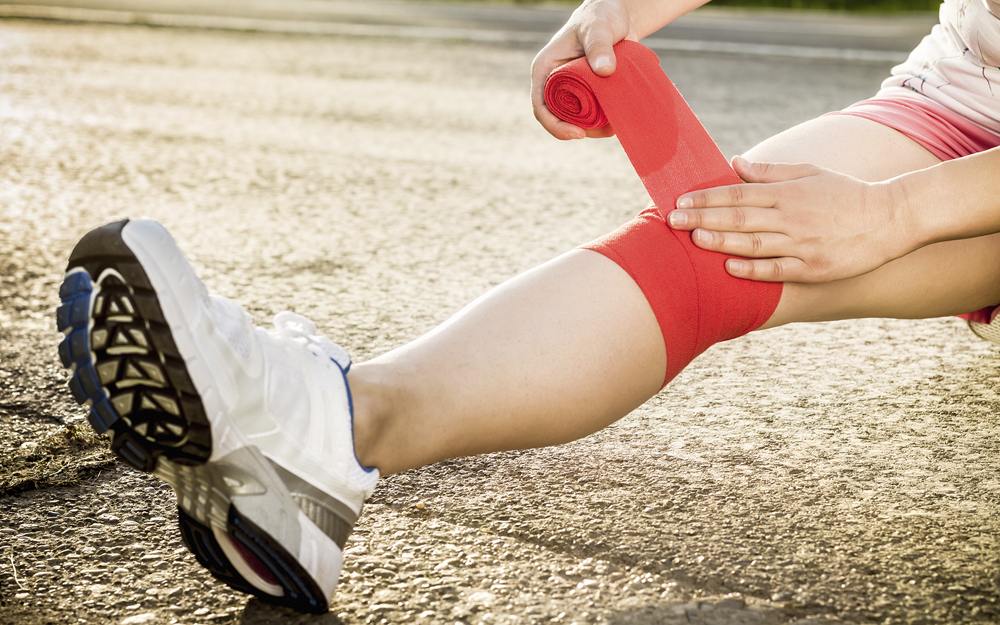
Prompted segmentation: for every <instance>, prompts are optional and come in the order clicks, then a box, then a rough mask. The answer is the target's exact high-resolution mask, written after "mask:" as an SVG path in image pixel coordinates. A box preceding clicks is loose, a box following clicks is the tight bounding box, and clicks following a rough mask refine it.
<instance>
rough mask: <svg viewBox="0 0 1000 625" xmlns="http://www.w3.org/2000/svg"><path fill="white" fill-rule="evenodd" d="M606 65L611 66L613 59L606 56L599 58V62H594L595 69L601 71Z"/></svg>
mask: <svg viewBox="0 0 1000 625" xmlns="http://www.w3.org/2000/svg"><path fill="white" fill-rule="evenodd" d="M606 65H611V59H609V58H608V57H606V56H599V57H597V60H596V61H594V69H601V68H602V67H605V66H606Z"/></svg>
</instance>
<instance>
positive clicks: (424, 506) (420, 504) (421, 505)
mask: <svg viewBox="0 0 1000 625" xmlns="http://www.w3.org/2000/svg"><path fill="white" fill-rule="evenodd" d="M426 507H427V506H426V505H424V502H422V501H421V502H420V503H418V504H417V510H423V509H424V508H426Z"/></svg>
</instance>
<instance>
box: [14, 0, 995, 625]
mask: <svg viewBox="0 0 1000 625" xmlns="http://www.w3.org/2000/svg"><path fill="white" fill-rule="evenodd" d="M39 4H40V3H35V4H34V5H32V6H38V5H39ZM61 4H63V5H66V4H67V3H66V2H63V3H61ZM327 5H328V6H327ZM11 6H13V5H10V4H7V5H4V7H8V9H4V10H8V14H11V11H10V10H9V7H11ZM19 6H20V5H19ZM92 6H99V7H106V6H110V5H104V4H101V5H97V4H95V3H88V6H87V7H82V8H80V7H77V8H78V9H80V10H88V11H94V10H99V11H118V10H119V9H120V8H121V7H119V9H105V8H98V9H93V8H88V7H92ZM160 6H163V5H160ZM254 6H261V5H254ZM269 6H273V5H269ZM310 6H312V7H314V9H312V10H318V9H315V7H319V6H326V8H327V9H330V8H331V7H347V8H345V9H344V10H345V11H346V10H348V9H350V7H351V6H352V3H347V2H329V3H324V2H316V3H312V4H311V5H310ZM376 6H380V5H379V3H376V2H369V3H356V4H353V7H354V8H353V10H354V11H355V12H356V13H360V14H364V13H365V12H366V11H368V12H374V11H376V9H374V8H372V7H376ZM385 6H389V4H388V3H386V5H385ZM398 6H406V3H400V4H399V5H398ZM442 6H443V5H442ZM42 8H45V7H42ZM49 8H51V7H49ZM63 8H66V7H65V6H64V7H63ZM69 8H73V7H69ZM441 10H445V9H441ZM454 10H458V9H454ZM462 10H466V9H462ZM468 10H469V11H473V12H474V11H478V10H482V11H499V12H502V11H505V10H509V11H510V12H511V13H510V17H509V18H508V19H509V20H510V23H514V22H516V21H517V20H518V19H519V18H518V17H517V16H518V15H521V12H522V11H525V10H528V9H524V8H523V7H513V8H507V9H505V8H503V7H494V6H491V7H487V8H479V9H472V8H470V9H468ZM531 10H532V11H533V10H534V9H531ZM550 10H551V11H554V12H558V11H560V10H562V9H540V11H543V12H544V11H550ZM87 15H89V16H90V17H94V14H93V13H91V14H86V15H85V14H81V15H79V16H78V17H79V19H80V20H84V18H86V17H87ZM184 15H188V14H184ZM35 17H51V15H50V16H43V15H40V14H39V15H36V16H35ZM98 17H100V16H98ZM104 17H105V18H107V19H97V20H92V21H97V22H107V21H115V20H112V19H111V18H109V17H108V16H107V15H105V16H104ZM230 17H232V16H230ZM696 17H697V16H696ZM61 19H62V20H63V21H54V20H52V19H42V20H39V19H6V20H0V85H2V86H0V269H2V271H0V453H2V454H4V455H5V456H7V457H10V456H11V455H16V454H29V453H31V451H32V450H33V449H34V447H33V445H35V446H37V445H38V442H39V441H41V440H43V439H46V437H50V436H65V435H66V433H67V432H69V431H70V430H71V428H74V427H82V426H83V423H84V416H83V411H82V409H80V408H79V407H77V406H76V405H75V404H74V403H73V402H72V399H71V398H70V396H69V393H68V391H67V390H66V389H65V387H64V386H63V385H64V381H65V375H64V373H63V372H62V370H61V368H60V367H59V366H58V363H57V359H56V356H55V347H56V344H57V341H58V338H59V337H58V335H57V334H56V332H55V324H54V321H53V310H54V309H55V306H56V304H57V295H56V292H57V288H58V284H59V282H60V280H61V272H62V268H63V266H64V263H65V259H66V258H67V256H68V253H69V250H70V249H71V248H72V246H73V244H74V243H75V242H76V240H77V239H78V238H79V237H80V236H81V235H82V234H83V233H84V232H86V231H87V230H88V229H89V228H92V227H94V226H96V225H99V224H101V223H104V222H107V221H109V220H112V219H115V218H119V217H122V216H151V217H154V218H156V219H159V220H161V221H163V222H164V223H165V224H166V225H167V226H168V227H169V228H170V229H171V231H172V232H173V233H174V235H175V237H176V238H177V240H178V242H179V244H180V245H181V247H182V248H183V249H184V250H185V251H186V252H187V253H188V254H189V256H190V257H191V259H192V261H193V263H194V264H195V266H196V268H197V269H198V270H199V272H200V274H201V275H202V276H203V278H204V279H205V281H206V282H207V284H208V285H209V288H210V289H212V290H214V291H216V292H219V293H221V294H223V295H225V296H227V297H230V298H232V299H235V300H236V301H238V302H240V303H241V304H243V305H244V306H246V307H247V309H248V310H249V311H251V313H252V314H253V315H254V317H255V319H256V320H257V322H258V323H266V322H267V321H268V319H269V318H270V316H271V315H273V314H275V313H277V312H279V311H281V310H284V309H286V308H287V309H292V310H295V311H297V312H299V313H302V314H305V315H307V316H310V317H312V318H314V319H315V320H316V322H317V324H318V325H319V327H320V328H321V329H322V331H324V332H326V333H327V334H328V335H330V336H331V337H332V338H333V339H334V340H335V341H337V342H339V343H341V344H342V345H344V346H345V347H346V348H347V349H348V350H349V351H350V352H351V353H352V354H353V355H354V357H355V358H356V359H357V360H364V359H366V358H369V357H372V356H373V355H375V354H378V353H382V352H384V351H385V350H387V349H391V348H392V347H394V346H397V345H400V344H402V343H404V342H406V341H408V340H411V339H413V338H415V337H417V336H419V335H420V334H422V333H423V332H426V331H427V330H428V329H430V328H432V327H433V326H434V325H435V324H436V323H439V322H440V321H442V320H444V319H446V318H447V317H448V316H449V315H450V314H452V313H454V312H455V311H457V310H458V309H459V308H460V307H461V306H462V305H464V304H465V303H466V302H468V301H469V300H471V299H472V298H474V297H476V296H478V295H479V294H481V293H483V292H484V291H485V290H487V289H489V288H490V287H491V286H493V285H496V284H498V283H499V282H501V281H503V280H505V279H506V278H508V277H510V276H512V275H514V274H516V273H518V272H520V271H524V270H526V269H528V268H530V267H532V266H534V265H537V264H538V263H540V262H544V261H545V260H548V259H550V258H552V257H553V256H555V255H557V254H559V253H561V252H563V251H565V250H567V249H570V248H572V247H573V246H574V245H577V244H580V243H583V242H586V241H588V240H590V239H591V238H593V237H596V236H598V235H600V234H602V233H603V232H606V231H607V230H609V229H611V228H613V227H615V226H616V225H618V224H619V223H621V222H622V221H624V220H625V219H627V218H629V217H630V216H631V215H632V214H634V213H635V212H637V211H638V210H640V209H641V208H642V207H643V206H644V204H645V201H646V196H645V192H644V190H643V189H642V186H641V184H640V182H639V180H638V179H637V178H636V176H635V174H634V172H633V171H632V169H631V167H630V165H629V163H628V161H627V159H626V158H625V156H624V154H623V153H622V152H621V149H620V146H618V144H617V143H616V142H615V141H614V140H601V141H597V140H595V141H580V142H573V143H560V142H557V141H555V140H553V139H551V138H550V137H549V136H548V135H547V134H546V133H545V132H544V131H543V130H541V129H540V128H539V127H538V126H537V124H536V123H535V122H534V120H533V118H532V116H531V112H530V108H529V106H528V103H527V96H526V91H527V85H528V78H527V72H528V66H529V64H530V61H531V58H532V56H533V51H532V50H531V49H530V46H528V45H527V44H525V43H524V42H517V41H513V42H507V43H504V42H497V43H493V44H487V43H477V40H475V39H474V38H465V39H462V38H458V39H449V38H447V37H446V38H444V39H441V38H436V37H407V36H404V35H405V33H401V32H398V31H397V32H395V34H393V33H391V32H383V33H382V35H378V36H376V35H375V34H373V33H361V34H356V35H354V36H347V35H344V34H340V35H336V34H319V35H304V34H301V33H300V32H299V33H297V32H296V31H295V30H294V29H293V28H291V27H290V28H289V29H288V30H286V31H275V32H261V31H260V30H259V29H258V30H254V31H249V32H248V31H245V30H233V29H228V30H227V29H225V28H222V27H221V26H219V25H216V26H213V27H212V28H213V29H209V30H205V29H196V28H154V27H149V26H144V25H119V24H109V23H83V22H81V21H75V22H74V21H68V22H67V21H65V20H66V19H69V14H65V15H63V16H62V18H61ZM239 19H245V18H239ZM255 19H256V18H255ZM260 19H262V20H267V21H272V22H273V21H281V19H283V18H276V17H274V16H270V17H266V18H264V17H262V18H260ZM351 19H355V21H357V19H360V18H351ZM386 19H388V18H386ZM394 19H395V18H394ZM470 19H471V18H470ZM698 19H701V18H700V17H699V18H698ZM705 19H706V20H714V19H718V18H717V17H715V16H714V15H713V16H712V17H708V18H705ZM729 19H731V20H736V22H738V21H739V16H731V17H730V18H729ZM754 19H760V20H764V19H771V18H765V17H764V16H763V15H762V14H758V15H757V16H756V17H755V18H754ZM798 19H804V18H801V17H800V16H797V15H791V16H778V17H775V18H774V19H773V20H772V21H771V23H772V24H773V26H772V28H771V30H773V31H776V32H777V31H780V30H781V29H782V28H785V26H783V24H789V23H794V20H798ZM809 19H815V18H809ZM837 19H841V18H835V19H831V22H830V24H833V23H834V22H836V20H837ZM842 19H844V20H860V22H859V24H868V25H869V27H870V30H871V32H876V31H877V29H878V27H879V26H878V25H879V24H882V25H883V26H884V27H886V28H891V26H892V24H891V23H889V22H885V21H880V20H882V18H870V20H871V21H867V22H866V21H864V19H865V18H857V17H850V18H842ZM914 19H916V18H914ZM921 19H924V20H926V17H924V18H921ZM297 20H298V18H297ZM293 21H296V20H293ZM298 21H309V20H306V19H304V18H303V20H298ZM370 21H374V19H372V20H370ZM816 21H818V22H822V21H823V20H816ZM736 22H733V23H736ZM330 23H332V24H335V25H336V24H348V23H349V22H348V21H346V20H342V21H340V22H330ZM435 24H437V22H431V23H428V24H413V23H410V24H382V25H383V26H385V25H388V26H393V27H399V26H406V27H408V28H410V27H412V28H437V27H438V26H435ZM362 25H365V24H362ZM367 25H368V26H379V24H367ZM447 27H448V28H463V29H467V30H472V29H473V27H472V26H470V25H468V24H466V25H455V24H448V25H447ZM505 28H506V27H505ZM510 28H511V29H513V28H514V27H513V26H511V27H510ZM735 28H736V26H731V30H732V29H735ZM830 28H831V29H832V28H833V27H832V26H830ZM720 30H721V29H720ZM792 30H794V29H792ZM504 32H506V31H504ZM511 32H525V31H523V30H522V31H516V30H511ZM857 32H858V33H863V32H868V31H866V30H865V29H864V28H861V27H860V26H859V27H858V29H857ZM734 37H735V35H734ZM917 38H918V39H919V36H918V37H917ZM689 40H690V41H709V40H708V39H697V38H692V39H689ZM748 43H753V44H755V45H756V44H760V45H764V44H767V45H781V46H787V47H788V48H794V47H796V46H799V45H800V43H802V42H799V43H796V42H795V41H794V40H784V39H783V40H780V41H778V42H777V43H775V42H774V41H771V42H770V43H767V41H762V40H754V41H751V42H748ZM821 47H823V48H829V49H848V48H847V44H844V45H843V46H842V45H841V44H839V43H837V42H836V41H833V42H829V41H824V42H822V46H821ZM864 49H866V50H874V51H878V50H880V48H878V47H875V46H874V44H872V45H871V46H869V47H866V48H864ZM894 50H895V49H894V48H889V51H890V52H892V51H894ZM786 52H788V53H787V54H772V55H770V56H768V55H763V54H732V53H725V52H724V51H722V52H719V51H716V52H685V51H677V50H672V51H671V50H661V62H662V64H663V66H664V68H666V71H667V73H668V74H669V75H670V76H671V78H672V79H673V80H674V81H675V82H676V83H677V85H678V87H679V88H680V90H681V91H682V93H684V95H685V97H686V98H687V99H688V101H689V102H690V104H691V106H692V108H693V109H694V110H695V111H696V112H697V113H698V115H699V117H700V118H701V119H702V121H703V122H704V123H705V125H706V127H707V128H708V129H709V131H710V133H711V134H712V135H713V137H715V139H716V140H717V142H718V143H719V145H720V147H721V148H722V150H723V152H724V153H726V154H734V153H737V152H740V151H743V150H746V149H748V148H749V147H751V146H752V145H754V144H755V143H756V142H758V141H760V140H762V139H764V138H766V137H768V136H770V135H772V134H774V133H776V132H779V131H781V130H783V129H785V128H787V127H788V126H790V125H793V124H795V123H798V122H800V121H804V120H806V119H809V118H811V117H814V116H816V115H819V114H822V113H824V112H826V111H828V110H831V109H834V108H838V107H843V106H845V105H847V104H849V103H851V102H853V101H856V100H858V99H861V98H864V97H867V96H868V95H870V94H871V93H872V92H873V91H874V90H875V89H876V88H877V86H878V84H879V82H880V81H881V79H882V77H883V76H884V75H885V74H886V72H887V71H888V69H889V66H890V65H891V61H890V60H885V59H884V60H865V61H859V60H851V59H850V57H849V56H846V55H845V56H843V57H840V58H826V59H823V58H819V59H818V58H814V57H809V56H796V55H795V54H793V53H791V51H789V50H786ZM998 392H1000V358H998V353H997V351H996V349H995V348H994V347H993V346H991V345H990V344H988V343H985V342H982V341H980V340H979V339H977V338H975V337H974V336H973V335H972V334H971V333H969V332H968V331H967V330H966V329H965V327H964V326H963V324H962V323H961V322H960V321H958V320H956V319H934V320H922V321H913V320H862V321H852V322H837V323H824V324H796V325H792V326H788V327H783V328H778V329H774V330H768V331H765V332H758V333H754V334H752V335H750V336H748V337H744V338H741V339H738V340H736V341H733V342H730V343H726V344H722V345H718V346H716V347H713V348H712V349H711V350H709V352H708V353H706V354H705V355H703V356H702V357H700V358H699V359H698V360H696V361H695V362H694V363H693V364H692V365H691V366H689V367H688V369H686V370H685V371H684V372H683V373H682V374H681V375H680V376H679V377H678V378H677V379H676V380H675V381H674V382H673V383H672V384H671V385H670V387H669V388H668V389H667V390H665V391H664V392H662V393H661V394H659V395H658V396H657V397H655V398H653V399H652V400H650V401H649V402H648V403H647V404H646V405H644V406H642V407H641V408H639V409H638V410H636V411H635V412H634V413H633V414H631V415H629V416H628V417H626V418H624V419H622V420H621V421H620V422H618V423H617V424H615V425H614V426H612V427H609V428H607V429H606V430H604V431H602V432H600V433H598V434H595V435H593V436H590V437H587V438H585V439H583V440H580V441H577V442H575V443H572V444H569V445H564V446H560V447H554V448H546V449H540V450H532V451H525V452H516V453H513V452H512V453H504V454H492V455H488V456H482V457H476V458H462V459H458V460H454V461H450V462H445V463H440V464H437V465H433V466H430V467H425V468H423V469H418V470H414V471H410V472H407V473H404V474H402V475H398V476H392V477H390V478H387V479H385V480H383V481H382V482H381V484H380V486H379V487H378V489H377V491H376V493H375V495H374V497H373V498H372V500H371V502H370V503H369V504H368V506H367V507H366V511H365V515H364V516H363V518H362V520H361V522H360V524H359V526H358V529H357V531H356V533H355V534H354V535H353V536H352V538H351V542H350V543H349V545H348V549H347V561H346V564H345V570H344V576H343V580H342V583H341V586H340V588H339V589H338V592H337V595H336V596H335V598H334V600H333V610H332V612H331V613H330V614H329V615H326V616H322V617H301V616H296V615H293V614H290V613H288V612H285V611H282V610H277V609H274V608H270V607H268V606H265V605H263V604H261V603H260V602H259V601H257V600H247V599H246V597H245V596H243V595H239V594H238V593H233V592H230V591H228V590H227V589H226V588H225V587H224V586H222V585H221V584H218V583H216V582H215V581H214V580H213V579H212V578H211V577H210V576H209V575H208V574H207V573H205V572H204V571H202V570H201V569H200V568H199V567H198V566H197V565H195V564H194V563H193V562H192V560H191V558H190V556H188V555H187V554H186V552H185V550H184V549H183V547H182V546H181V545H180V543H179V536H178V533H177V530H176V525H175V523H174V521H173V514H174V512H173V510H174V503H173V498H172V494H171V493H170V492H169V490H164V489H163V488H161V487H160V486H159V485H158V483H157V482H156V481H155V480H153V479H151V478H149V477H147V476H145V475H141V474H138V473H135V472H133V471H131V470H128V469H125V468H120V467H116V468H105V469H103V470H101V471H92V472H90V473H88V474H87V475H86V476H85V479H83V480H82V481H80V482H79V483H76V484H74V485H70V486H64V487H59V488H45V489H41V490H29V491H25V492H21V493H18V494H13V495H8V496H6V497H3V498H0V623H27V624H28V625H34V624H35V623H39V624H40V623H99V624H102V625H103V624H115V625H117V624H119V623H121V624H123V625H138V624H140V623H184V624H189V623H190V624H196V623H197V624H204V623H245V624H255V623H287V622H295V623H306V622H309V623H312V622H317V621H318V622H321V623H336V622H344V623H397V622H420V623H455V622H465V623H524V622H557V623H573V622H578V623H597V622H601V623H651V624H652V623H668V624H670V623H706V624H707V623H754V624H756V623H760V624H778V623H782V624H788V623H795V624H796V625H808V624H813V623H836V622H846V623H919V622H926V623H986V622H996V621H997V620H1000V608H998V606H997V599H998V597H1000V550H998V545H997V530H998V528H1000V522H998V521H997V518H998V515H997V512H998V507H1000V480H998V479H997V475H998V470H1000V454H998V451H997V450H998V449H1000V445H998V443H1000V428H998V426H997V419H996V412H997V408H998V406H1000V396H998ZM417 504H421V505H420V506H418V505H417Z"/></svg>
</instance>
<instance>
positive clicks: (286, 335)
mask: <svg viewBox="0 0 1000 625" xmlns="http://www.w3.org/2000/svg"><path fill="white" fill-rule="evenodd" d="M59 295H60V297H61V299H62V302H63V303H62V305H61V306H60V307H59V309H58V311H57V319H58V326H59V330H60V331H62V332H63V333H64V334H65V335H66V336H65V338H64V339H63V341H62V343H61V344H60V345H59V357H60V359H61V360H62V363H63V365H64V366H66V367H67V368H68V369H70V371H71V372H72V374H73V375H72V378H71V380H70V384H69V386H70V389H71V390H72V392H73V396H74V397H75V398H76V400H77V401H78V402H80V403H81V404H86V405H88V406H89V407H90V414H89V419H90V423H91V425H92V426H93V428H94V429H95V430H96V431H97V432H98V433H103V432H105V431H107V430H109V429H110V430H112V432H113V434H112V436H113V439H112V443H111V447H112V450H114V452H115V453H116V454H117V455H118V456H119V457H120V458H121V459H122V460H124V461H125V462H127V463H128V464H130V465H132V466H133V467H136V468H137V469H140V470H143V471H147V472H152V473H154V474H155V475H157V476H159V477H160V478H162V479H163V480H165V481H166V482H167V483H169V484H170V485H171V486H172V487H173V489H174V491H176V493H177V505H178V508H179V510H178V512H179V517H180V527H181V535H182V536H183V537H184V541H185V544H186V545H187V547H188V549H190V550H191V551H192V552H193V553H194V555H195V557H196V558H197V559H198V561H199V562H200V563H201V564H202V565H203V566H204V567H205V568H207V569H208V570H209V571H210V572H211V573H212V574H213V575H215V576H216V577H218V578H219V579H221V580H222V581H224V582H226V583H227V584H229V585H230V586H232V587H233V588H236V589H238V590H241V591H244V592H249V593H252V594H254V595H257V596H258V597H260V598H261V599H264V600H266V601H269V602H271V603H278V604H281V605H286V606H289V607H292V608H294V609H296V610H299V611H303V612H316V613H322V612H326V611H328V610H329V599H330V597H331V596H332V594H333V590H334V587H335V586H336V584H337V578H338V577H339V575H340V569H341V564H342V562H343V555H342V549H343V547H344V543H345V541H346V540H347V537H348V535H349V534H350V532H351V530H352V529H353V527H354V524H355V522H356V521H357V519H358V516H359V515H360V513H361V506H362V504H363V503H364V501H365V499H367V498H368V496H370V495H371V492H372V490H373V489H374V488H375V483H376V481H378V471H377V470H375V469H366V468H364V467H362V466H361V465H360V464H359V462H358V460H357V457H356V456H355V453H354V435H353V407H352V404H351V393H350V389H349V388H348V385H347V377H346V375H347V371H348V369H349V368H350V366H351V361H350V357H349V356H348V355H347V353H346V352H345V351H344V350H343V349H341V348H340V347H339V346H337V345H334V344H333V343H332V342H330V340H329V339H326V338H322V337H318V336H316V334H315V333H316V327H315V325H314V324H313V323H312V322H311V321H309V320H308V319H306V318H304V317H301V316H299V315H295V314H293V313H288V312H284V313H280V314H278V315H277V316H275V318H274V326H275V327H274V329H272V330H264V329H263V328H255V327H254V326H253V325H252V323H251V321H250V316H249V315H248V314H247V313H246V312H244V311H243V309H241V308H240V307H239V306H238V305H236V304H234V303H232V302H230V301H228V300H226V299H224V298H221V297H218V296H210V295H209V294H208V292H207V291H206V289H205V286H204V284H202V282H201V280H199V279H198V277H197V276H196V275H195V273H194V270H193V269H192V268H191V265H190V264H189V263H188V262H187V259H185V258H184V255H183V254H182V253H181V251H180V250H179V249H178V248H177V245H176V244H175V243H174V241H173V239H172V238H171V237H170V234H169V233H168V232H167V231H166V229H165V228H164V227H163V226H161V225H160V224H158V223H156V222H153V221H142V220H131V221H120V222H117V223H113V224H109V225H106V226H103V227H101V228H98V229H96V230H93V231H91V232H90V233H88V234H87V235H86V236H84V237H83V239H81V240H80V242H79V243H78V244H77V245H76V247H75V248H74V249H73V253H72V255H71V256H70V259H69V266H68V268H67V271H66V277H65V279H64V280H63V284H62V287H61V288H60V290H59Z"/></svg>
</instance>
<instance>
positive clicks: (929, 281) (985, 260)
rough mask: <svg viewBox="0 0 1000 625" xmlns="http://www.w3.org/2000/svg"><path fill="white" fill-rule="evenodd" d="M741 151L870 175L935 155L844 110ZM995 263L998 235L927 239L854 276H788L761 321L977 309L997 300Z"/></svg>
mask: <svg viewBox="0 0 1000 625" xmlns="http://www.w3.org/2000/svg"><path fill="white" fill-rule="evenodd" d="M746 156H747V157H748V158H750V159H753V160H758V161H772V162H784V163H796V162H806V163H813V164H815V165H819V166H821V167H827V168H829V169H833V170H836V171H839V172H842V173H845V174H848V175H850V176H854V177H856V178H860V179H862V180H869V181H877V180H886V179H888V178H892V177H895V176H899V175H901V174H905V173H908V172H911V171H916V170H918V169H924V168H927V167H931V166H933V165H936V164H937V163H939V162H940V161H939V160H938V159H937V157H935V156H934V155H933V154H931V153H930V152H928V151H927V150H925V149H924V148H922V147H921V146H920V145H918V144H917V143H915V142H914V141H912V140H911V139H909V138H908V137H906V136H905V135H903V134H902V133H900V132H898V131H896V130H893V129H891V128H889V127H887V126H883V125H882V124H879V123H877V122H873V121H870V120H867V119H862V118H858V117H850V116H843V115H838V116H830V117H821V118H818V119H814V120H812V121H809V122H806V123H804V124H801V125H799V126H796V127H795V128H792V129H790V130H788V131H786V132H783V133H781V134H779V135H777V136H775V137H772V138H771V139H768V140H767V141H764V142H763V143H761V144H760V145H758V146H756V147H755V148H753V149H752V150H750V151H749V152H748V153H747V155H746ZM998 267H1000V235H992V236H988V237H978V238H975V239H966V240H962V241H948V242H946V243H937V244H934V245H929V246H927V247H924V248H922V249H920V250H917V251H916V252H913V253H912V254H909V255H907V256H904V257H902V258H899V259H897V260H895V261H893V262H891V263H888V264H886V265H884V266H882V267H880V268H878V269H876V270H875V271H872V272H871V273H868V274H865V275H863V276H858V277H856V278H851V279H848V280H839V281H837V282H830V283H826V284H795V283H788V284H786V285H785V288H784V291H783V293H782V296H781V301H780V303H779V304H778V307H777V309H776V310H775V313H774V315H773V316H772V317H771V319H770V320H769V321H768V322H767V323H766V324H765V325H764V327H765V328H769V327H774V326H778V325H782V324H785V323H790V322H793V321H828V320H833V319H851V318H858V317H897V318H926V317H940V316H945V315H954V314H960V313H965V312H969V311H972V310H977V309H979V308H982V307H984V306H989V305H992V304H996V303H998V302H1000V280H997V274H998V269H997V268H998Z"/></svg>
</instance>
